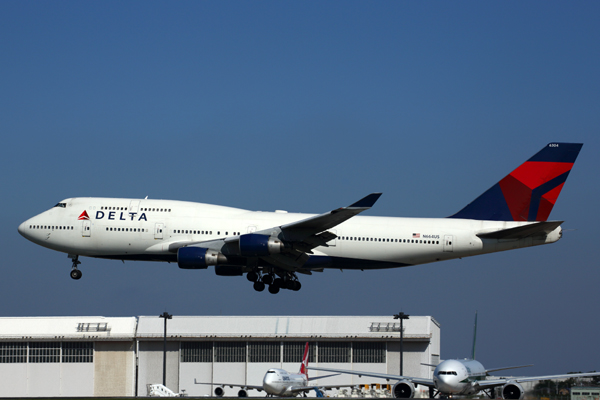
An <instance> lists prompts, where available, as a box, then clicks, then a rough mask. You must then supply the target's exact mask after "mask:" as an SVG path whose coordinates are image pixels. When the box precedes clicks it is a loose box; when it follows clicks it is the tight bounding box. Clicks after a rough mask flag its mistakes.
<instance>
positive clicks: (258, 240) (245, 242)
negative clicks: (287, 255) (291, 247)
mask: <svg viewBox="0 0 600 400" xmlns="http://www.w3.org/2000/svg"><path fill="white" fill-rule="evenodd" d="M281 249H283V243H282V242H281V240H279V239H277V238H276V237H272V236H267V235H259V234H256V233H248V234H246V235H241V236H240V255H241V256H243V257H258V256H268V255H269V254H279V253H281Z"/></svg>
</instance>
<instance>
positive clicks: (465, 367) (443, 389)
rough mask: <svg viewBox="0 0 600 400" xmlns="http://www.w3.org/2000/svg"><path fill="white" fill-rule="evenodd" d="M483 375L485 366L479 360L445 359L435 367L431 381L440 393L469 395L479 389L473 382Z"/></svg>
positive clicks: (481, 378) (484, 374)
mask: <svg viewBox="0 0 600 400" xmlns="http://www.w3.org/2000/svg"><path fill="white" fill-rule="evenodd" d="M485 376H486V372H485V368H484V367H483V365H481V363H480V362H479V361H476V360H446V361H443V362H441V363H440V364H439V365H438V366H437V367H436V368H435V371H434V372H433V383H434V384H435V388H436V389H437V390H438V391H439V392H440V393H444V394H447V395H448V394H461V395H471V394H475V393H477V392H479V391H480V389H478V388H477V385H476V384H475V385H474V383H476V382H477V381H480V380H484V379H485Z"/></svg>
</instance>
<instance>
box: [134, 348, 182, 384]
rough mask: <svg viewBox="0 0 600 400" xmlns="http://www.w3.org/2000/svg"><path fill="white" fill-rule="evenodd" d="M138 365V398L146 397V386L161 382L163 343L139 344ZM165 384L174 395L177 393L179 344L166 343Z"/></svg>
mask: <svg viewBox="0 0 600 400" xmlns="http://www.w3.org/2000/svg"><path fill="white" fill-rule="evenodd" d="M138 364H139V366H138V386H137V389H138V396H146V395H147V394H148V390H147V385H148V384H153V383H162V381H163V342H162V341H156V342H147V341H146V342H140V345H139V363H138ZM192 382H193V380H192ZM166 383H167V385H166V386H167V387H168V388H169V389H171V390H172V391H174V392H175V393H177V392H178V391H179V342H167V382H166Z"/></svg>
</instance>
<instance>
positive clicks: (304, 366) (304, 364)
mask: <svg viewBox="0 0 600 400" xmlns="http://www.w3.org/2000/svg"><path fill="white" fill-rule="evenodd" d="M307 368H308V342H306V347H304V355H303V356H302V365H300V373H301V374H302V375H304V376H305V377H306V380H308V369H307Z"/></svg>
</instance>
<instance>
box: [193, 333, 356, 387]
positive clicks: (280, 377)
mask: <svg viewBox="0 0 600 400" xmlns="http://www.w3.org/2000/svg"><path fill="white" fill-rule="evenodd" d="M307 367H308V342H306V347H305V348H304V356H303V357H302V364H301V365H300V371H299V372H298V373H297V374H293V373H289V372H287V371H286V370H284V369H280V368H271V369H269V370H268V371H267V373H266V374H265V377H264V378H263V384H262V386H253V385H240V384H235V383H210V382H209V383H206V382H196V380H195V379H194V383H195V384H197V385H213V386H217V387H216V388H215V390H214V393H215V395H216V396H218V397H223V396H224V395H225V386H229V387H231V388H233V387H239V388H240V390H239V391H238V397H248V390H258V391H259V392H261V391H263V390H264V391H265V392H266V393H267V396H279V397H295V396H297V395H298V394H300V393H306V392H309V391H311V390H315V391H316V392H317V395H318V397H322V395H321V394H322V392H321V391H322V390H326V389H332V388H336V389H339V388H340V387H344V386H356V385H331V386H323V385H318V386H317V385H312V386H310V385H309V383H308V382H309V381H311V380H314V379H323V378H328V377H331V376H336V375H339V374H332V375H324V376H317V377H312V378H309V377H308V370H307Z"/></svg>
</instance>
